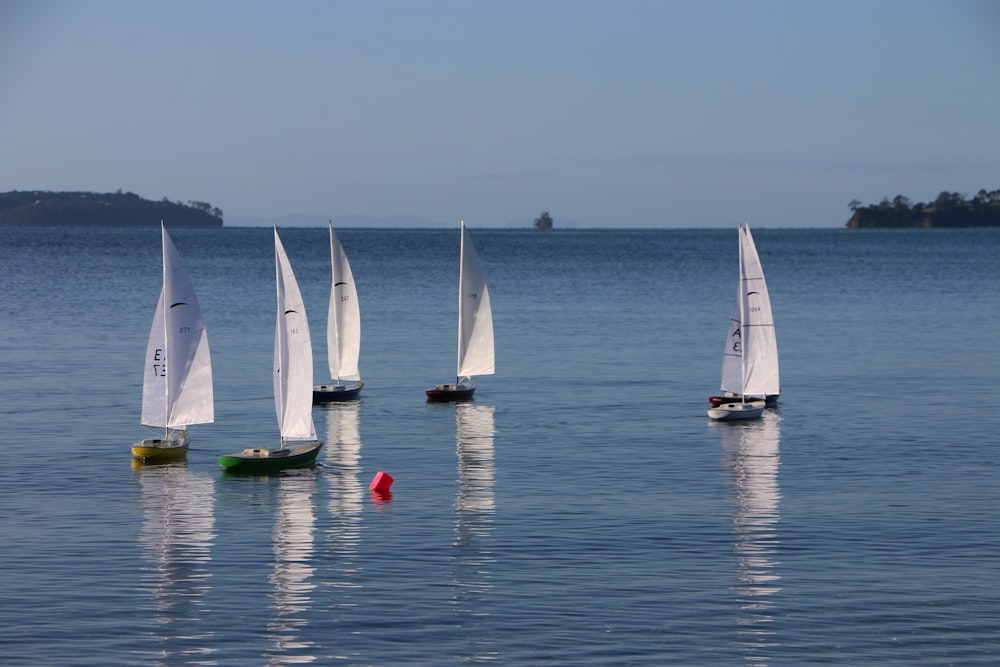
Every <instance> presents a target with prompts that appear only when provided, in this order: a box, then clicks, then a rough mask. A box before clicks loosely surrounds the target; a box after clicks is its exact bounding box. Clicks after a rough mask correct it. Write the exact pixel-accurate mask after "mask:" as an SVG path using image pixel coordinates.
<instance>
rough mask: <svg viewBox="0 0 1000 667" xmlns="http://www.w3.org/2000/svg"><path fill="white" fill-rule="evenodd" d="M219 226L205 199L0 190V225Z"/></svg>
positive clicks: (216, 213) (216, 214) (219, 219)
mask: <svg viewBox="0 0 1000 667" xmlns="http://www.w3.org/2000/svg"><path fill="white" fill-rule="evenodd" d="M161 220H162V221H163V222H164V223H166V225H167V226H168V227H221V226H222V211H221V210H220V209H218V208H215V207H213V206H212V205H211V204H209V203H207V202H199V201H189V202H187V203H186V204H185V203H182V202H172V201H170V200H169V199H167V198H166V197H164V198H163V199H162V200H161V201H151V200H149V199H143V198H142V197H140V196H139V195H137V194H133V193H131V192H125V193H123V192H122V191H121V190H119V191H118V192H114V193H104V194H101V193H97V192H47V191H42V190H32V191H18V190H14V191H12V192H4V193H0V225H44V226H56V225H64V226H87V227H155V226H159V224H160V221H161Z"/></svg>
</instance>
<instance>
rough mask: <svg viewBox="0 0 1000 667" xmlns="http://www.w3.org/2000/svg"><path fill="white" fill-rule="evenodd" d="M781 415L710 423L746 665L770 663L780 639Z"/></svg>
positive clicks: (771, 414)
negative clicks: (718, 449)
mask: <svg viewBox="0 0 1000 667" xmlns="http://www.w3.org/2000/svg"><path fill="white" fill-rule="evenodd" d="M780 424H781V416H780V414H779V413H778V411H776V410H766V411H765V413H764V415H763V416H762V417H761V419H760V420H759V421H752V422H743V423H732V424H727V423H722V424H718V423H717V424H714V426H715V427H716V428H718V429H719V435H720V439H721V441H722V453H723V460H724V463H725V466H726V469H727V470H728V471H729V473H730V482H731V485H732V493H733V499H734V504H735V508H734V511H733V517H732V521H733V535H734V551H735V555H736V564H737V576H738V579H739V583H738V584H737V586H736V587H735V590H736V593H737V601H738V604H739V616H738V618H737V622H738V624H739V630H738V633H739V635H740V636H739V644H740V649H741V651H742V653H743V655H744V657H745V659H746V663H745V664H747V665H754V666H760V667H763V666H766V665H768V664H769V660H770V658H769V653H770V649H773V648H774V647H775V646H777V645H778V642H777V638H776V635H775V631H774V630H773V628H772V627H771V625H770V624H771V623H772V621H773V620H774V618H773V617H774V604H775V594H777V593H778V592H779V591H780V590H781V587H780V586H779V582H780V579H781V575H780V574H779V573H778V570H777V566H778V562H777V561H776V560H775V554H776V551H777V548H778V544H779V537H778V521H779V518H780V516H779V508H778V503H779V500H780V499H781V492H780V489H779V488H778V466H779V464H780V460H779V456H778V443H779V441H780V438H781V427H780Z"/></svg>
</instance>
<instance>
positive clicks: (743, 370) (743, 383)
mask: <svg viewBox="0 0 1000 667" xmlns="http://www.w3.org/2000/svg"><path fill="white" fill-rule="evenodd" d="M739 239H740V403H746V402H747V394H746V387H747V364H746V349H747V346H746V339H747V336H746V333H747V332H746V331H745V328H746V322H747V312H746V310H747V308H746V305H747V297H746V292H747V285H746V277H745V274H746V271H745V270H744V268H743V225H742V224H741V225H740V226H739Z"/></svg>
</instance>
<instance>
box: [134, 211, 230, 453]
mask: <svg viewBox="0 0 1000 667" xmlns="http://www.w3.org/2000/svg"><path fill="white" fill-rule="evenodd" d="M160 236H161V243H162V246H163V286H162V288H161V289H160V300H159V301H158V302H157V304H156V313H155V314H154V315H153V325H152V327H150V330H149V342H148V343H147V345H146V369H145V372H144V374H143V381H142V418H141V422H142V425H143V426H151V427H155V428H162V429H163V436H162V437H159V438H146V439H143V440H140V441H139V442H137V443H135V444H134V445H132V456H133V457H135V458H136V459H138V460H140V461H147V462H159V461H176V460H178V459H181V458H183V457H184V455H185V454H186V453H187V450H188V444H189V438H188V435H187V430H186V429H187V427H188V426H189V425H190V424H208V423H211V422H213V421H215V409H214V403H213V396H212V361H211V357H210V354H209V350H208V334H207V333H206V332H205V321H204V320H203V319H202V316H201V307H200V306H199V305H198V297H197V296H195V293H194V286H193V285H192V284H191V278H190V277H189V276H188V272H187V269H186V268H185V266H184V261H183V260H182V259H181V256H180V254H178V252H177V248H175V247H174V242H173V241H172V240H171V238H170V235H169V234H168V233H167V228H166V227H164V226H163V223H160Z"/></svg>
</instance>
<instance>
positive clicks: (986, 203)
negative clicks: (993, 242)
mask: <svg viewBox="0 0 1000 667" xmlns="http://www.w3.org/2000/svg"><path fill="white" fill-rule="evenodd" d="M849 206H850V209H851V211H852V212H853V213H854V214H853V215H852V216H851V219H850V220H848V221H847V224H846V225H845V226H846V227H847V228H848V229H862V228H869V229H871V228H892V227H899V228H902V227H918V228H931V227H943V228H952V229H954V228H967V227H1000V190H993V191H990V192H988V191H986V190H980V191H979V192H978V193H977V194H976V196H975V197H973V198H971V199H969V198H966V197H965V195H962V194H959V193H957V192H942V193H941V194H939V195H938V197H937V199H935V200H934V201H933V202H930V203H926V204H925V203H923V202H917V203H911V202H910V200H909V199H907V198H906V197H904V196H903V195H896V197H894V198H893V199H892V201H889V198H888V197H885V198H883V199H882V201H881V203H879V204H871V205H869V206H862V205H861V202H859V201H858V200H856V199H855V200H854V201H852V202H851V203H850V204H849Z"/></svg>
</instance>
